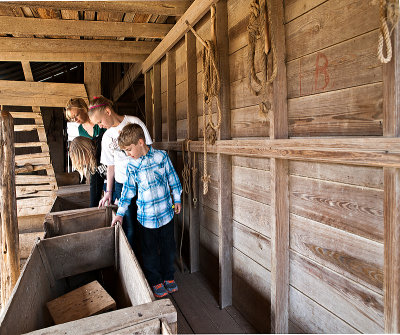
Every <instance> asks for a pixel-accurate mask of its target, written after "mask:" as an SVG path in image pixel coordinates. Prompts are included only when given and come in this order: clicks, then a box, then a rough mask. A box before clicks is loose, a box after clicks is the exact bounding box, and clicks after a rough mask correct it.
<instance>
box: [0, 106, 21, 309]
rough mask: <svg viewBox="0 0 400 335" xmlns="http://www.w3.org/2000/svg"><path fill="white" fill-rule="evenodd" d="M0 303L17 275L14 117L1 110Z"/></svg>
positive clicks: (17, 245) (9, 292)
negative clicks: (0, 251)
mask: <svg viewBox="0 0 400 335" xmlns="http://www.w3.org/2000/svg"><path fill="white" fill-rule="evenodd" d="M0 126H1V129H0V133H1V143H2V145H1V148H0V162H1V170H0V178H1V250H2V253H1V254H2V257H1V259H0V264H1V305H2V306H5V305H6V303H7V301H8V300H9V299H10V296H11V292H12V290H13V288H14V286H15V284H16V282H17V280H18V277H19V274H20V264H19V237H18V234H19V232H18V221H17V199H16V192H15V171H14V170H15V153H14V120H13V118H12V116H11V115H10V113H8V112H5V111H3V110H2V111H1V121H0Z"/></svg>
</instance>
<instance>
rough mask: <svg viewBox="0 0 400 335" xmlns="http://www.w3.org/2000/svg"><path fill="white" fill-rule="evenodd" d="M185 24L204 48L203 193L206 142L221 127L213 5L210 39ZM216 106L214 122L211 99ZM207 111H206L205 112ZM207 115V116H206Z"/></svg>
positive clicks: (213, 138) (207, 179)
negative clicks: (214, 119)
mask: <svg viewBox="0 0 400 335" xmlns="http://www.w3.org/2000/svg"><path fill="white" fill-rule="evenodd" d="M186 24H187V26H188V27H189V29H190V30H191V31H192V32H193V34H194V35H195V36H196V38H197V39H198V40H199V41H200V43H201V44H203V46H204V49H203V52H202V60H203V62H202V65H203V81H202V89H203V146H204V157H203V176H202V177H201V180H202V182H203V194H204V195H205V194H207V193H208V183H209V182H210V179H211V176H210V175H209V174H208V170H207V143H209V144H211V145H213V144H214V143H215V141H216V139H217V131H218V130H219V129H220V127H221V122H222V112H221V106H220V101H219V91H220V88H221V81H220V76H219V70H218V67H217V64H216V59H217V54H216V47H215V43H214V42H213V40H215V33H214V32H215V29H214V26H215V5H214V6H212V7H211V32H212V33H214V35H213V36H212V39H211V40H207V41H205V40H204V39H202V38H201V37H200V36H199V35H198V34H197V32H196V31H195V30H194V29H193V27H191V26H190V24H189V22H188V21H186ZM214 100H215V105H216V106H217V123H216V124H215V123H214V121H213V119H212V110H213V108H212V107H213V101H214ZM206 111H207V113H206ZM207 116H208V117H207Z"/></svg>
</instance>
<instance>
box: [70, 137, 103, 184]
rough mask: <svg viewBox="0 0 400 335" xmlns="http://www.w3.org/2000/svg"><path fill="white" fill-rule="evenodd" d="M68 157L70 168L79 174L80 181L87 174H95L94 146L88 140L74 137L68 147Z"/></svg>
mask: <svg viewBox="0 0 400 335" xmlns="http://www.w3.org/2000/svg"><path fill="white" fill-rule="evenodd" d="M69 155H70V157H71V162H72V166H73V167H74V169H76V170H77V171H78V172H79V174H80V176H81V179H82V178H83V176H86V173H87V172H89V173H90V174H94V173H95V172H96V168H97V162H96V146H95V144H94V142H93V141H92V140H91V139H90V138H87V137H83V136H78V137H75V138H74V139H73V140H72V142H71V143H70V145H69Z"/></svg>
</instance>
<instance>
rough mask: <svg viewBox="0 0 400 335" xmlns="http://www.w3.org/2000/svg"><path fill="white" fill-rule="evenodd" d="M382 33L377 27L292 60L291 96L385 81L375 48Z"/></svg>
mask: <svg viewBox="0 0 400 335" xmlns="http://www.w3.org/2000/svg"><path fill="white" fill-rule="evenodd" d="M378 33H379V31H378V29H376V30H373V31H371V32H368V33H366V34H363V35H361V36H357V37H355V38H352V39H350V40H346V41H344V42H342V43H339V44H336V45H334V46H331V47H328V48H326V49H322V50H319V51H318V52H314V53H312V54H308V55H306V56H303V57H300V58H298V59H296V60H293V61H290V62H288V63H287V76H288V97H289V98H295V97H299V96H307V95H313V94H318V93H321V92H328V91H333V90H338V89H344V88H349V87H354V86H361V85H366V84H372V83H376V82H380V81H382V64H381V63H380V62H379V60H378V58H377V57H376V50H375V48H376V41H377V39H378ZM381 93H382V92H381Z"/></svg>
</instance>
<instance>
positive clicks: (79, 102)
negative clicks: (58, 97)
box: [65, 98, 88, 121]
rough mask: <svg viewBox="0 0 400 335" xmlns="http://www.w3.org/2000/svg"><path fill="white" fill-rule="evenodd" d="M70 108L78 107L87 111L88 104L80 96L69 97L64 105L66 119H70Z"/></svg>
mask: <svg viewBox="0 0 400 335" xmlns="http://www.w3.org/2000/svg"><path fill="white" fill-rule="evenodd" d="M71 108H78V109H79V110H81V111H83V112H85V113H86V114H87V113H88V106H87V104H86V102H85V100H83V99H82V98H71V99H69V100H68V102H67V105H66V106H65V117H66V118H67V120H68V121H71V116H70V114H69V113H70V112H71Z"/></svg>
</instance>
